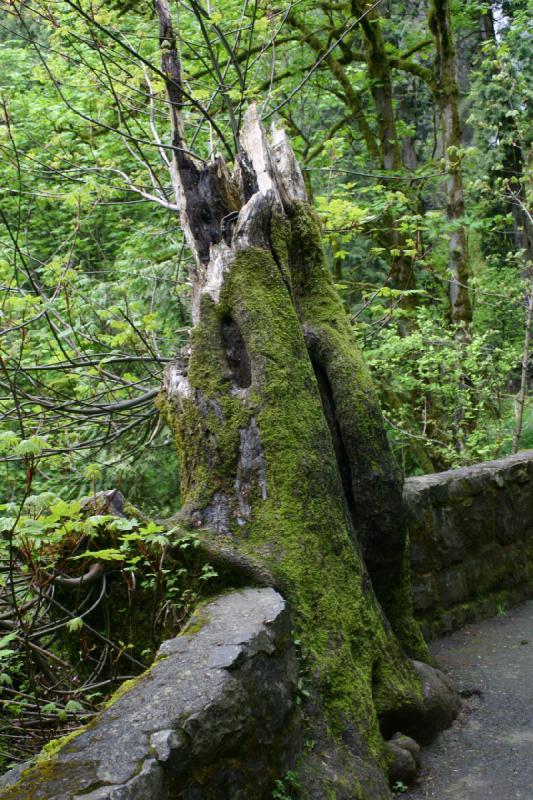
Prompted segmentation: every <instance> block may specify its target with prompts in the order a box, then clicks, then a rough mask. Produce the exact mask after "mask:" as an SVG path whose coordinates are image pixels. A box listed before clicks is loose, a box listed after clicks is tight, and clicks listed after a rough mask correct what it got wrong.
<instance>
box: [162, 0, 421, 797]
mask: <svg viewBox="0 0 533 800" xmlns="http://www.w3.org/2000/svg"><path fill="white" fill-rule="evenodd" d="M156 8H157V10H158V14H159V19H160V25H161V40H162V45H164V47H162V52H163V71H164V72H165V74H167V75H169V76H170V77H169V81H168V86H167V88H168V94H169V99H170V105H171V109H172V117H173V129H174V141H173V144H174V145H175V151H174V168H175V177H176V187H175V188H176V194H177V195H178V197H179V198H180V204H181V221H182V227H183V229H184V231H185V233H186V236H187V239H188V243H189V245H190V247H191V250H192V252H193V254H194V256H195V260H196V267H195V270H194V273H193V274H192V276H191V279H192V284H193V321H194V327H193V330H192V335H191V342H190V347H189V348H188V349H187V352H185V353H183V354H182V357H180V358H179V359H178V360H177V361H176V362H175V363H173V364H171V365H170V366H169V367H168V368H167V370H166V375H165V382H164V391H163V394H162V397H161V401H160V402H161V408H162V409H163V411H164V414H165V416H166V419H167V422H168V424H169V426H170V427H171V429H172V431H173V432H174V435H175V439H176V443H177V447H178V449H179V454H180V467H181V472H180V479H181V487H182V511H181V519H182V520H184V521H186V522H188V523H189V524H190V525H191V526H193V527H195V528H197V529H199V530H201V531H202V537H203V539H204V541H205V540H206V539H207V540H208V541H210V542H212V543H213V547H214V548H215V549H217V548H219V549H220V550H221V551H223V552H225V553H226V554H228V553H229V554H230V556H231V555H232V554H233V556H234V558H235V563H236V564H239V563H242V564H245V565H248V566H249V565H251V568H250V574H252V575H253V574H254V570H255V574H257V575H258V576H260V579H262V580H264V581H266V582H269V581H271V582H272V583H273V584H275V585H276V586H277V587H278V588H279V589H280V590H281V591H282V592H283V593H284V594H285V595H286V596H287V597H288V598H289V600H290V602H291V606H292V610H293V619H294V624H295V628H296V630H297V634H298V638H299V639H300V641H301V649H302V654H303V659H304V665H305V670H306V674H307V676H308V682H309V688H310V689H311V690H312V692H311V694H312V697H313V701H312V702H310V703H309V709H310V710H309V714H310V716H313V713H314V723H313V724H314V725H315V730H316V731H319V734H317V736H318V737H319V738H320V739H321V743H320V745H319V746H318V745H317V747H318V749H320V747H321V748H322V752H325V750H326V749H328V748H329V749H330V751H331V747H333V748H335V746H336V745H335V744H333V745H332V743H337V744H338V747H339V748H343V753H344V754H346V753H349V754H352V755H353V758H354V759H356V761H353V762H352V767H353V764H356V765H358V766H356V768H355V770H352V767H350V768H349V769H345V768H342V769H341V770H340V771H341V772H343V774H344V777H343V778H342V780H341V783H342V782H343V781H346V780H348V782H350V781H351V782H352V783H351V788H349V791H351V792H352V793H351V794H348V795H346V796H347V797H348V796H349V797H352V798H353V797H370V796H372V797H381V796H383V797H385V796H388V790H387V789H386V788H383V786H385V784H383V785H382V784H381V783H380V777H376V776H380V773H379V770H386V768H387V759H388V752H389V751H388V750H387V748H386V746H385V743H384V735H390V734H391V733H394V731H395V730H397V729H398V727H400V728H401V729H402V730H407V729H409V732H410V733H413V732H416V727H417V724H418V722H417V721H420V720H422V719H423V718H424V719H425V723H424V724H426V723H427V719H426V717H427V703H426V701H425V699H424V693H423V690H422V685H421V681H420V678H419V676H418V673H417V671H416V669H415V668H414V666H413V663H412V661H411V660H410V657H417V658H420V657H421V658H424V656H425V654H426V649H425V644H424V642H423V640H422V638H421V635H420V633H419V631H418V628H417V625H416V623H415V621H414V619H413V616H412V606H411V597H410V583H409V569H408V542H407V529H406V521H405V514H404V510H403V507H402V497H401V480H400V476H399V474H398V471H397V469H396V466H395V464H394V461H393V458H392V454H391V451H390V449H389V446H388V444H387V439H386V435H385V431H384V427H383V422H382V417H381V412H380V408H379V404H378V400H377V397H376V393H375V391H374V388H373V386H372V382H371V379H370V377H369V374H368V371H367V369H366V367H365V365H364V363H363V360H362V357H361V354H360V352H359V351H358V349H357V346H356V344H355V341H354V335H353V331H352V328H351V325H350V323H349V320H348V318H347V316H346V314H345V312H344V310H343V307H342V303H341V301H340V299H339V298H338V296H337V294H336V292H335V289H334V286H333V283H332V280H331V277H330V274H329V271H328V268H327V265H326V262H325V259H324V253H323V249H322V243H321V233H320V225H319V222H318V220H317V218H316V215H315V213H314V211H313V209H312V208H311V207H310V205H309V203H308V202H307V198H306V192H305V188H304V182H303V179H302V175H301V172H300V169H299V166H298V164H297V162H296V159H295V157H294V154H293V151H292V149H291V146H290V144H289V142H288V140H287V138H286V136H285V134H284V133H283V132H282V131H278V130H274V131H273V135H272V140H271V142H270V143H269V142H268V141H267V137H266V134H265V132H264V130H263V128H262V126H261V124H260V121H259V119H258V115H257V111H256V108H255V106H251V107H250V108H249V110H248V112H247V113H246V115H245V119H244V123H243V126H242V130H241V132H240V150H239V154H238V157H237V164H236V167H235V170H234V173H233V175H230V173H229V171H228V169H227V168H226V166H225V164H224V162H223V160H222V159H221V158H220V157H217V158H216V159H215V160H214V161H212V162H210V163H208V164H207V165H200V164H198V163H196V162H194V161H193V159H192V158H191V157H190V156H189V155H188V154H187V153H186V148H185V141H184V136H183V130H182V125H181V119H180V114H179V110H180V104H181V102H182V99H183V98H182V96H181V94H180V72H179V63H178V59H177V55H176V49H175V42H174V36H173V33H172V25H171V20H170V16H169V13H168V9H167V8H166V6H165V5H164V4H162V3H157V4H156ZM311 706H312V707H313V709H314V712H313V713H312V712H311ZM318 719H320V720H321V722H320V723H318V722H317V720H318ZM311 735H312V734H311ZM326 741H327V742H328V744H325V742H326ZM341 743H343V744H341ZM343 758H344V755H343ZM376 767H377V769H376ZM359 768H360V771H359V772H358V770H359ZM350 770H352V772H353V775H352V772H350ZM338 772H339V770H337V773H338ZM324 774H325V773H324ZM347 774H348V775H351V776H352V777H349V778H348V779H347V778H346V775H347ZM365 775H366V776H367V778H368V780H369V781H370V783H371V784H372V785H374V784H373V782H374V783H375V785H376V786H377V787H378V788H377V789H375V790H374V789H372V791H373V792H374V793H373V794H369V793H368V792H369V791H370V790H368V792H367V793H366V794H365V791H366V790H365V788H364V785H363V784H364V782H365V780H366V778H365ZM371 775H373V776H374V777H369V776H371ZM317 780H318V781H319V782H320V780H322V781H323V784H321V785H322V786H323V788H322V789H317V790H316V791H317V792H318V794H316V796H317V797H319V796H320V791H326V790H327V791H329V788H328V786H331V791H332V792H338V785H337V784H338V782H339V777H338V774H337V777H336V778H335V779H333V778H331V780H329V778H325V777H324V776H322V777H319V778H317ZM328 780H329V783H328ZM324 781H325V783H324ZM369 785H370V784H369ZM379 787H380V788H379ZM341 794H342V793H341ZM341 794H338V793H337V794H333V795H332V796H338V797H341ZM307 796H309V797H311V796H315V795H313V794H312V792H311V790H310V791H309V794H308V795H307ZM322 796H328V795H326V794H323V795H322ZM342 796H343V795H342Z"/></svg>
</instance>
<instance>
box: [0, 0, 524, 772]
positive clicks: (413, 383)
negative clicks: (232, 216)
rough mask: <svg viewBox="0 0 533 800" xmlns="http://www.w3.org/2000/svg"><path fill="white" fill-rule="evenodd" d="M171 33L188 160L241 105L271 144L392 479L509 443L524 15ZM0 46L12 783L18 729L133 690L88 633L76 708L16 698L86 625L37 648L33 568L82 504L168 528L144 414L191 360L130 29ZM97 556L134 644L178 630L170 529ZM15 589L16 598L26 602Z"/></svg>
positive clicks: (24, 734) (82, 24) (149, 46)
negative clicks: (122, 687) (289, 163)
mask: <svg viewBox="0 0 533 800" xmlns="http://www.w3.org/2000/svg"><path fill="white" fill-rule="evenodd" d="M172 10H173V13H174V15H175V24H176V33H177V35H178V39H179V46H180V56H181V60H182V63H183V66H184V81H185V87H186V92H187V96H186V98H185V101H184V106H183V115H184V117H185V119H186V122H187V126H188V129H189V130H194V131H195V132H194V134H193V135H192V136H190V137H189V143H190V147H191V150H192V151H193V153H194V154H195V155H196V156H198V158H200V159H202V160H206V159H208V158H209V157H210V156H212V155H213V154H214V153H215V152H218V151H221V152H222V153H223V155H224V157H225V158H226V160H227V161H228V162H229V163H230V164H231V163H232V162H233V160H234V158H235V155H236V141H237V133H238V130H239V127H240V122H241V119H242V115H243V113H244V111H245V109H246V107H247V104H248V103H249V102H250V101H256V102H257V103H258V105H259V107H260V110H261V116H262V118H263V121H264V122H265V123H269V122H270V121H271V120H277V121H281V122H282V123H283V125H284V127H285V128H286V130H287V132H288V133H289V134H290V137H291V140H292V143H293V145H294V148H295V151H296V153H297V155H298V157H299V159H300V163H301V164H302V167H303V169H304V176H305V180H306V183H307V188H308V192H309V195H310V197H311V198H312V200H313V202H314V205H315V207H316V208H317V210H318V212H319V214H320V217H321V220H322V223H323V231H324V236H325V241H326V245H327V253H328V259H329V264H330V267H331V271H332V273H333V275H334V280H335V283H336V286H337V288H338V290H339V292H340V293H341V295H342V297H343V300H344V302H345V304H346V307H347V309H348V311H349V314H350V317H351V320H352V322H353V335H354V338H356V339H357V340H358V341H359V343H360V346H361V347H362V349H363V351H364V354H365V357H366V360H367V363H368V364H370V366H371V368H372V371H373V375H374V379H375V381H376V383H377V385H378V387H379V391H380V395H381V400H382V405H383V409H384V414H385V419H386V423H387V426H388V432H389V436H390V440H391V443H392V446H393V449H394V451H395V453H396V456H397V458H398V460H399V461H400V462H401V464H402V466H403V469H404V472H405V473H406V474H418V473H423V472H432V471H438V470H442V469H447V468H450V467H457V466H461V465H465V464H469V463H472V462H475V461H479V460H484V459H489V458H493V457H497V456H500V455H504V454H507V453H509V452H511V451H514V450H517V449H518V448H519V447H527V446H530V445H532V444H533V417H532V416H531V409H530V406H529V404H528V383H529V349H530V347H529V335H530V329H531V322H532V315H533V219H532V216H531V204H530V203H531V194H532V190H533V186H532V179H531V159H532V152H531V146H532V139H533V131H532V125H531V102H532V99H533V86H532V83H531V80H532V66H533V65H532V60H533V41H532V39H533V31H532V25H531V11H532V4H531V2H530V0H512V2H511V1H510V2H496V1H495V2H492V3H489V2H460V1H459V0H458V1H457V2H451V3H449V2H448V1H447V0H406V1H405V2H395V3H393V2H389V1H388V0H377V2H375V3H373V4H367V3H364V2H358V1H357V0H334V1H333V2H317V0H312V1H311V0H294V2H291V3H289V2H286V1H285V0H280V2H270V0H219V2H215V0H202V2H196V0H191V1H190V2H181V0H177V1H176V3H175V4H174V5H173V9H172ZM0 43H1V51H0V97H1V103H2V109H1V111H0V153H1V163H2V171H1V182H0V191H1V195H0V289H1V306H0V315H1V318H0V327H1V331H0V332H1V337H2V338H1V341H0V387H1V391H0V413H1V416H2V428H1V432H0V458H1V462H2V463H1V467H0V470H1V474H2V481H1V488H0V502H1V503H2V506H1V507H0V509H1V515H2V518H1V519H0V526H1V529H2V530H3V531H4V539H3V540H2V543H1V544H0V548H2V550H3V552H2V553H1V555H2V559H3V566H2V569H3V570H5V572H4V583H3V587H4V588H3V590H2V589H1V588H0V592H1V591H4V592H5V593H8V594H9V593H10V595H11V596H15V595H17V592H18V593H19V594H18V600H17V602H16V604H15V605H16V606H17V608H18V609H19V610H20V609H21V608H22V609H23V612H24V613H23V612H22V611H21V612H20V613H19V614H18V618H17V619H13V617H12V612H11V611H10V612H9V613H7V611H6V612H5V613H4V612H3V610H2V609H3V606H2V605H0V683H2V684H3V689H5V691H6V692H7V696H8V699H7V700H3V701H0V702H2V703H3V704H4V708H5V710H6V711H7V712H8V715H9V718H10V724H12V722H13V719H17V718H19V719H21V720H22V721H21V722H20V726H21V727H20V730H18V731H16V732H15V734H13V733H11V734H8V733H7V732H6V733H5V734H4V733H0V739H1V742H2V748H3V749H2V753H0V757H2V756H3V757H4V758H5V759H6V761H10V760H13V759H15V760H16V759H17V758H18V757H22V756H23V755H24V754H25V753H26V752H27V751H28V750H31V749H32V747H36V746H38V745H39V744H40V743H41V730H42V727H43V720H44V723H46V724H45V725H44V727H46V726H48V727H50V725H51V721H52V722H53V723H54V725H56V727H58V729H59V730H61V729H62V726H65V725H66V726H67V727H68V725H70V724H73V723H75V721H76V720H77V718H78V717H79V716H80V715H81V716H82V717H83V715H87V714H90V713H92V709H94V707H95V705H96V704H97V703H98V702H99V701H100V700H101V697H102V694H101V692H103V691H104V689H103V688H102V687H104V688H105V686H108V685H109V684H113V682H115V681H117V680H121V679H123V678H124V677H129V674H123V672H124V667H123V664H124V662H125V660H126V661H128V660H129V667H131V669H133V671H135V668H139V667H142V666H143V656H142V648H140V649H139V652H137V651H135V652H134V653H132V652H131V651H132V648H133V645H132V644H131V642H129V641H128V639H127V637H126V636H125V638H124V639H120V637H119V636H118V635H115V634H116V632H113V631H110V630H109V629H107V633H106V636H105V637H104V638H106V639H107V644H105V643H104V645H102V646H101V647H99V649H97V655H96V652H95V648H96V644H95V641H96V639H94V637H95V636H96V634H94V631H93V634H94V637H93V639H91V638H90V637H89V638H88V639H85V640H83V637H82V638H80V639H74V638H73V639H72V642H71V644H70V645H69V646H68V647H67V649H69V647H70V650H71V651H72V652H75V653H76V658H78V659H79V661H80V662H81V661H82V660H83V659H85V660H86V661H88V662H91V663H92V662H94V663H92V666H93V667H94V669H92V671H89V673H88V675H85V676H84V677H80V678H79V680H80V689H79V691H78V690H76V691H74V690H72V687H70V688H69V689H68V690H66V689H65V688H64V687H63V688H62V687H61V686H59V687H58V685H57V681H56V684H54V681H53V678H54V674H55V673H53V672H52V674H51V675H50V674H48V690H47V691H45V692H43V691H42V687H41V690H40V696H41V697H42V698H44V699H42V702H41V700H39V701H37V700H36V698H35V691H34V690H35V685H34V677H35V674H36V671H39V670H40V673H43V672H44V673H46V669H45V667H43V663H44V664H49V663H50V653H52V659H51V660H52V661H54V658H55V660H56V661H57V659H59V660H60V661H61V660H63V666H62V668H65V669H66V666H65V664H66V661H68V659H67V658H66V656H65V654H64V653H62V654H61V655H58V652H57V651H56V650H54V647H53V642H54V637H55V636H56V635H57V630H60V629H61V630H63V631H64V630H68V631H69V633H70V634H71V635H72V637H74V636H75V635H76V634H77V632H78V633H79V631H80V630H81V629H82V628H83V627H84V625H85V623H84V621H83V620H84V615H85V614H86V611H87V609H89V610H91V609H93V608H94V605H91V603H92V601H93V600H94V601H95V603H96V604H97V605H98V602H99V601H98V598H92V597H89V595H87V596H84V598H80V597H78V598H77V599H76V601H74V602H73V603H72V604H71V605H70V606H69V607H68V608H63V611H64V617H63V618H62V620H61V623H60V624H59V623H57V622H56V623H55V627H50V624H49V622H48V620H46V621H43V620H45V617H44V616H43V613H44V612H43V607H44V606H46V605H47V604H49V603H51V602H56V603H59V602H60V601H59V600H57V598H56V599H55V600H54V599H53V598H52V599H50V597H49V595H47V594H46V591H47V584H46V581H44V582H43V581H42V575H43V570H45V573H44V574H48V575H49V574H50V572H53V570H54V569H56V568H58V565H60V566H61V570H62V571H65V570H66V567H65V564H66V560H67V559H68V558H75V559H76V558H77V559H79V558H80V557H81V556H82V555H83V553H81V554H80V551H79V550H78V551H76V552H77V554H76V555H73V553H74V550H75V547H74V545H73V544H72V542H75V543H76V547H77V546H78V544H79V537H80V536H81V535H82V534H83V536H85V537H89V539H90V537H91V536H92V537H96V536H97V531H98V529H99V526H101V525H102V520H103V519H104V516H105V515H104V514H103V513H97V510H96V509H94V514H93V515H92V516H91V517H89V518H88V519H87V518H86V517H84V516H83V515H82V514H80V511H81V509H82V500H81V498H83V497H85V496H95V495H96V493H97V492H98V491H100V490H103V489H113V488H119V489H120V491H121V492H123V494H124V495H125V496H126V497H127V498H128V499H129V500H130V501H131V502H132V503H133V504H135V505H139V506H140V507H142V509H143V510H144V511H145V512H146V513H151V514H154V515H156V516H157V517H164V516H169V515H170V514H172V513H173V512H175V511H176V510H177V509H178V507H179V463H178V461H177V456H176V454H175V449H174V445H173V442H172V441H171V436H170V434H169V432H168V429H166V428H165V425H164V424H163V421H162V418H161V417H160V414H159V410H158V407H157V402H156V400H157V395H158V393H159V387H160V384H161V378H162V372H163V369H164V367H165V364H167V363H168V362H170V361H171V360H172V359H173V358H175V357H176V354H177V353H178V351H179V350H180V348H182V347H184V346H185V345H186V343H187V339H188V331H189V328H190V325H191V319H190V306H191V298H190V284H189V281H188V269H189V267H190V264H191V255H190V253H189V252H188V249H187V246H186V244H185V241H184V237H183V235H182V233H181V231H180V227H179V223H178V218H177V209H178V201H179V197H178V196H177V192H176V188H175V181H173V176H172V170H171V164H170V158H169V154H170V152H171V150H172V146H171V144H170V141H171V137H170V120H169V113H168V101H167V100H166V95H165V83H164V77H165V75H164V74H163V73H162V71H161V67H160V63H161V53H160V46H159V34H158V25H157V21H156V18H155V16H154V11H153V8H152V5H151V4H150V3H148V2H138V3H137V2H128V0H125V2H122V1H121V0H102V1H101V2H94V1H93V0H80V2H76V1H75V0H57V2H44V0H42V1H41V0H30V1H29V2H18V0H8V2H6V1H5V0H4V2H3V3H2V8H1V16H0ZM229 224H231V220H228V225H229ZM115 534H116V538H117V540H116V542H115V543H114V547H111V548H110V547H109V546H108V547H107V549H106V550H105V551H104V550H103V549H102V548H101V547H100V550H99V551H98V552H99V558H100V559H106V558H107V559H108V560H110V561H113V560H114V561H115V562H116V563H117V569H119V570H120V571H121V572H122V574H123V577H124V587H125V589H124V591H125V592H126V593H127V595H128V597H129V596H130V594H131V593H132V592H133V590H134V589H135V587H136V583H135V580H136V579H135V576H136V575H137V583H138V584H139V586H140V587H141V589H142V588H143V587H144V588H145V589H150V590H151V589H153V587H154V586H155V587H157V589H158V592H159V594H158V597H159V599H158V601H157V604H156V605H157V607H155V608H154V609H153V610H152V620H151V624H152V629H153V628H154V626H155V627H157V626H159V627H160V628H161V629H162V628H164V626H165V624H166V620H167V616H168V613H169V609H171V610H172V614H171V616H172V615H173V620H174V622H176V620H177V621H178V622H179V619H180V617H181V615H183V614H184V613H185V612H184V610H183V609H186V608H187V607H188V606H189V605H190V604H191V603H192V602H193V598H196V597H197V596H198V595H199V594H201V593H202V592H203V591H205V586H206V585H208V584H209V583H210V581H213V580H216V574H215V571H214V570H212V569H210V568H209V566H208V565H205V564H203V565H200V564H196V563H195V562H194V558H189V555H188V552H185V551H186V550H187V547H188V544H187V543H185V545H183V550H184V553H183V558H184V564H183V565H182V567H181V569H182V572H183V574H184V575H186V578H184V579H183V581H181V582H180V581H179V580H176V579H175V578H173V579H172V580H171V579H170V578H169V577H168V570H167V571H165V569H164V568H163V558H162V557H161V552H162V549H164V547H165V546H166V544H168V532H167V533H166V534H165V535H163V533H162V529H161V528H160V527H159V526H158V525H155V524H154V523H149V522H147V521H145V520H144V521H143V519H141V518H140V517H139V516H138V518H137V519H136V521H135V522H134V523H132V522H131V521H128V520H126V521H125V522H123V523H122V525H121V526H120V525H118V526H116V527H115ZM141 540H142V543H143V544H142V547H141V545H139V542H140V541H141ZM65 543H67V544H65ZM189 544H190V550H194V542H193V541H192V542H191V543H189ZM150 547H151V548H152V550H150ZM69 548H70V549H69ZM143 548H144V549H143ZM157 548H159V550H158V549H157ZM87 549H88V548H87ZM60 550H61V555H58V552H59V551H60ZM103 553H106V554H107V555H105V554H104V555H103ZM28 574H30V575H33V576H34V577H35V576H41V578H40V584H41V585H42V586H43V594H42V595H40V596H39V597H38V599H37V600H35V597H34V596H33V595H32V597H31V599H29V595H28V594H27V593H28V583H27V578H26V576H27V575H28ZM163 585H164V590H163V588H162V587H163ZM17 587H18V588H17ZM91 591H92V590H91ZM78 594H79V593H78ZM100 599H101V598H100ZM2 602H4V601H3V600H2V595H1V594H0V604H1V603H2ZM9 602H11V601H9ZM61 602H63V603H64V602H65V601H61ZM17 603H18V605H17ZM28 603H29V604H30V605H29V606H28V607H29V608H30V609H31V623H30V622H28V618H27V617H26V616H25V612H26V606H27V604H28ZM84 603H85V607H84V606H83V604H84ZM7 606H8V601H7V600H5V608H7ZM80 608H81V610H80ZM83 608H85V610H83ZM87 613H88V612H87ZM154 621H156V623H157V625H156V624H155V622H154ZM43 626H44V627H43ZM152 633H153V630H152ZM3 634H5V635H3ZM2 635H3V638H2ZM17 637H18V640H19V641H24V643H25V644H24V647H23V648H19V649H14V644H13V643H14V642H15V640H17ZM32 637H33V638H32ZM155 638H157V637H155ZM100 644H101V642H100ZM145 644H146V643H145ZM106 648H107V649H106ZM150 648H152V649H153V643H152V644H150V645H146V647H145V650H146V652H147V653H148V652H149V651H150ZM39 650H42V652H41V653H39ZM36 652H37V654H38V657H39V658H40V665H38V668H37V667H35V664H34V658H35V653H36ZM128 654H129V655H128ZM32 659H33V660H32ZM65 659H66V661H65ZM32 665H33V666H32ZM104 665H106V666H105V669H104ZM67 666H68V665H67ZM54 669H56V666H54ZM74 669H79V667H76V668H74ZM106 670H107V671H106ZM129 671H131V670H129ZM48 672H49V673H50V667H48ZM126 673H128V669H126ZM80 674H81V673H80ZM52 727H53V726H52ZM10 736H11V738H9V737H10ZM2 737H3V738H2Z"/></svg>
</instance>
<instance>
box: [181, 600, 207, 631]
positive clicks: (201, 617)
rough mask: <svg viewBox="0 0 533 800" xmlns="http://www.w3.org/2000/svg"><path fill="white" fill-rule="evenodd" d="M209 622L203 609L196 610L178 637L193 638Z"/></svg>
mask: <svg viewBox="0 0 533 800" xmlns="http://www.w3.org/2000/svg"><path fill="white" fill-rule="evenodd" d="M208 622H209V614H208V613H207V611H206V610H205V608H201V607H200V608H197V609H196V611H195V612H194V614H193V616H192V617H191V619H190V620H189V622H188V623H187V625H186V626H185V628H184V629H183V630H182V631H181V633H180V636H194V635H195V634H196V633H198V631H201V630H202V628H204V627H205V626H206V625H207V624H208Z"/></svg>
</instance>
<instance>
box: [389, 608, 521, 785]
mask: <svg viewBox="0 0 533 800" xmlns="http://www.w3.org/2000/svg"><path fill="white" fill-rule="evenodd" d="M430 649H431V653H432V655H433V656H434V658H435V659H436V661H437V662H438V664H439V666H440V667H442V669H444V670H445V672H447V673H448V674H449V675H450V676H451V677H452V678H453V679H454V680H455V681H456V683H457V685H458V687H459V689H460V690H461V692H462V693H463V696H464V697H465V698H466V699H465V707H464V709H463V711H462V712H461V714H460V715H459V718H458V719H457V720H456V721H455V722H454V724H453V725H452V727H451V728H449V729H448V730H447V731H445V732H444V733H442V734H441V735H440V736H439V737H438V739H437V740H436V741H435V742H434V744H433V745H432V746H431V747H429V748H427V749H426V750H425V751H424V753H423V758H422V770H421V773H420V777H419V781H418V784H417V785H415V786H414V787H413V788H412V789H410V790H409V791H408V792H407V793H406V794H403V795H400V796H401V797H405V798H407V799H408V800H426V799H427V798H428V799H429V798H433V800H516V799H517V798H518V799H519V800H533V601H529V602H528V603H526V604H524V605H522V606H520V607H518V608H514V609H511V610H509V611H508V612H506V613H505V614H502V615H501V616H498V617H495V618H493V619H489V620H485V621H483V622H479V623H476V624H473V625H468V626H467V627H465V628H463V629H462V630H461V631H458V632H456V633H454V634H453V635H452V636H447V637H446V638H443V639H438V640H436V641H435V642H433V643H432V644H431V647H430Z"/></svg>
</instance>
